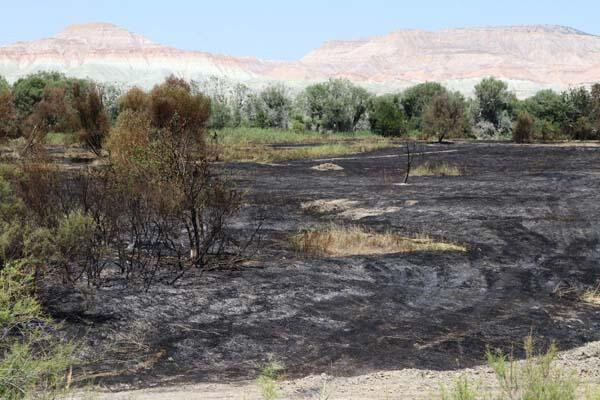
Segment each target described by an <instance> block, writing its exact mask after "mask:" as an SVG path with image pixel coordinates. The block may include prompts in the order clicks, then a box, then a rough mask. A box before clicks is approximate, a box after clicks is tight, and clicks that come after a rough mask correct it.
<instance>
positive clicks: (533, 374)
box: [487, 336, 577, 400]
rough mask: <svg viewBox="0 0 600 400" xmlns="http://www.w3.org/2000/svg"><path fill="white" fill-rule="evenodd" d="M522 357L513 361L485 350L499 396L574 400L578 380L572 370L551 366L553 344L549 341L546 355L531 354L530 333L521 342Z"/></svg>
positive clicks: (554, 356)
mask: <svg viewBox="0 0 600 400" xmlns="http://www.w3.org/2000/svg"><path fill="white" fill-rule="evenodd" d="M524 349H525V360H524V361H523V362H522V363H519V362H516V361H514V360H512V359H507V357H506V356H505V355H504V354H503V353H502V352H498V353H492V352H491V351H488V352H487V360H488V364H489V365H490V367H492V369H493V370H494V372H495V373H496V377H497V379H498V383H499V385H500V389H501V393H502V396H503V397H502V398H506V399H522V400H572V399H573V400H574V399H575V394H576V389H577V380H576V377H575V376H574V375H573V374H572V373H568V372H565V371H563V370H561V369H559V368H556V367H554V366H553V365H552V362H553V361H554V359H555V358H556V346H555V345H554V344H552V345H551V346H550V348H549V349H548V351H547V352H546V353H545V354H542V355H540V356H536V355H535V354H534V351H535V349H534V342H533V338H532V337H531V336H529V337H527V338H526V339H525V342H524Z"/></svg>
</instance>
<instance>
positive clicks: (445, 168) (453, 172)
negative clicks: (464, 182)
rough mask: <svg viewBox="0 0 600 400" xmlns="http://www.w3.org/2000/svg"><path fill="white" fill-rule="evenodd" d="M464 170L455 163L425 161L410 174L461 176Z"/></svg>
mask: <svg viewBox="0 0 600 400" xmlns="http://www.w3.org/2000/svg"><path fill="white" fill-rule="evenodd" d="M461 175H462V171H461V170H460V168H458V167H457V166H454V165H450V164H446V163H442V164H430V163H425V164H423V165H419V166H418V167H417V168H415V169H413V170H412V171H410V176H461Z"/></svg>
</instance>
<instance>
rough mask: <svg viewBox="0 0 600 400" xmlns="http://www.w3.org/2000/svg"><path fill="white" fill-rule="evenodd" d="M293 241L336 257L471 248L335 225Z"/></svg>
mask: <svg viewBox="0 0 600 400" xmlns="http://www.w3.org/2000/svg"><path fill="white" fill-rule="evenodd" d="M290 241H291V243H292V246H293V247H294V248H295V249H296V250H298V251H303V252H306V253H311V254H317V255H325V256H333V257H347V256H356V255H374V254H392V253H413V252H419V251H459V252H465V251H467V248H466V247H465V246H463V245H459V244H454V243H448V242H442V241H438V240H435V239H433V238H431V237H428V236H418V237H413V238H411V237H405V236H401V235H398V234H395V233H392V232H386V233H377V232H374V231H372V230H369V229H366V228H363V227H360V226H351V227H342V226H338V225H331V226H330V227H328V228H326V229H323V230H314V231H306V232H302V233H299V234H297V235H294V236H292V237H291V239H290Z"/></svg>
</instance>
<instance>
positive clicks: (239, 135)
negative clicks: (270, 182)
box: [216, 128, 382, 145]
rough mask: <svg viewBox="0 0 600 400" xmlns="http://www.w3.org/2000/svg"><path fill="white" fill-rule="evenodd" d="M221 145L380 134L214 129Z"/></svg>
mask: <svg viewBox="0 0 600 400" xmlns="http://www.w3.org/2000/svg"><path fill="white" fill-rule="evenodd" d="M216 132H217V135H218V137H219V141H220V142H221V143H222V144H223V145H228V144H235V145H238V144H240V143H252V144H282V143H289V144H316V143H332V142H337V141H344V140H353V139H373V140H380V139H382V137H381V136H378V135H376V134H374V133H373V132H369V131H358V132H335V133H319V132H312V131H303V132H294V131H291V130H283V129H261V128H225V129H221V130H219V131H216Z"/></svg>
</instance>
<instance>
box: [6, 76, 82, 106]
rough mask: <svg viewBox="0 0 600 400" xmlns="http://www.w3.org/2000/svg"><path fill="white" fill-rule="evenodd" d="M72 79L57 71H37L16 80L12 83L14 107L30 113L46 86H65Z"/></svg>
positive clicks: (41, 96)
mask: <svg viewBox="0 0 600 400" xmlns="http://www.w3.org/2000/svg"><path fill="white" fill-rule="evenodd" d="M72 81H73V80H69V79H67V78H66V77H65V76H64V75H63V74H61V73H59V72H38V73H35V74H31V75H28V76H26V77H24V78H21V79H19V80H17V81H16V82H15V83H14V85H13V97H14V101H15V105H16V107H17V108H18V109H19V110H20V111H21V112H24V113H30V112H31V111H32V110H33V106H34V105H35V104H36V103H38V102H39V101H41V100H42V98H43V95H44V89H46V87H48V86H50V87H62V88H67V87H69V86H70V84H71V82H72Z"/></svg>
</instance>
